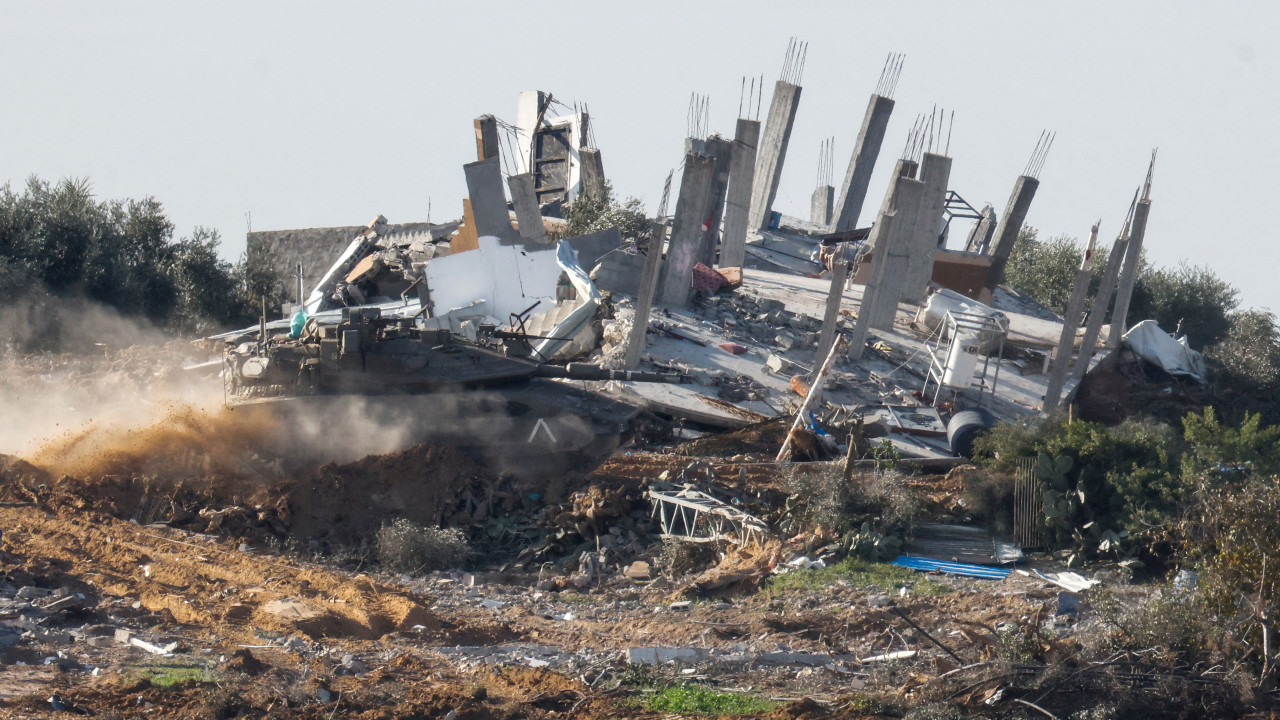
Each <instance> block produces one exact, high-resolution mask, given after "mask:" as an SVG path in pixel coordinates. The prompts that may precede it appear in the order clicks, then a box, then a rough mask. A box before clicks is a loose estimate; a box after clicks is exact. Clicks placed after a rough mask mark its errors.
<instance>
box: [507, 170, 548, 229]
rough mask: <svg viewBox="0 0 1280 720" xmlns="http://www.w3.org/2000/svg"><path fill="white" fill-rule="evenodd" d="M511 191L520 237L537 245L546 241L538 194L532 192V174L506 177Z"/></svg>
mask: <svg viewBox="0 0 1280 720" xmlns="http://www.w3.org/2000/svg"><path fill="white" fill-rule="evenodd" d="M507 187H508V188H510V190H511V204H512V205H514V206H515V209H516V222H517V223H518V224H519V225H520V237H522V238H524V239H525V240H532V241H534V242H537V243H545V242H546V241H547V228H546V226H545V225H543V224H542V210H541V208H539V207H538V193H537V191H535V190H534V180H533V173H521V174H519V175H511V176H509V177H507Z"/></svg>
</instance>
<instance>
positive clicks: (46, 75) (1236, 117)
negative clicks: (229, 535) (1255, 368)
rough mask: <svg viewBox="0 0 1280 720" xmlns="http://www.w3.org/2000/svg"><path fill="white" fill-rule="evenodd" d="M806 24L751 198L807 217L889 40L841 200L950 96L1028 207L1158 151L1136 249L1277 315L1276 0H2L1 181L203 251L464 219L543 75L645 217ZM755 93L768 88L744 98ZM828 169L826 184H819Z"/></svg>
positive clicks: (1127, 178) (979, 172)
mask: <svg viewBox="0 0 1280 720" xmlns="http://www.w3.org/2000/svg"><path fill="white" fill-rule="evenodd" d="M793 35H794V36H797V37H799V38H800V39H802V40H804V41H807V42H808V43H809V55H808V62H807V65H806V68H805V73H804V78H803V83H802V85H803V87H804V90H803V95H802V98H801V101H800V109H799V114H798V116H797V120H796V127H795V132H794V134H793V135H792V139H791V146H790V151H789V153H788V157H787V163H786V166H785V171H784V174H783V180H782V188H781V191H780V192H779V194H778V202H777V203H776V205H775V209H778V210H781V211H783V212H785V213H787V214H792V215H800V216H805V217H807V215H808V208H809V195H810V193H811V192H812V190H813V186H814V177H815V172H816V168H817V162H818V146H819V143H820V142H821V140H822V139H824V138H827V137H831V136H834V137H835V138H836V140H835V149H836V175H837V178H839V177H841V176H842V175H843V172H844V167H845V165H846V163H847V162H848V153H849V151H850V150H851V149H852V146H853V142H854V139H855V136H856V133H857V130H858V125H859V123H860V122H861V119H862V116H863V112H864V110H865V107H866V102H867V97H868V95H869V94H870V93H871V91H872V90H873V88H874V86H875V83H876V80H877V78H878V76H879V74H880V70H881V67H882V66H883V64H884V59H885V56H886V54H887V53H889V52H891V51H894V52H903V53H906V56H907V57H906V67H905V70H904V72H903V74H902V79H901V81H900V82H899V84H898V89H897V93H896V95H895V97H896V100H897V107H896V109H895V111H894V115H893V118H892V120H891V122H890V125H889V133H888V136H887V138H886V141H885V148H884V152H882V154H881V157H880V162H879V164H878V167H877V172H876V176H875V178H874V180H873V182H872V186H871V191H870V194H869V198H868V201H867V204H866V206H865V207H866V209H865V210H864V213H863V217H862V224H867V223H868V222H870V219H871V218H870V217H869V215H870V213H871V212H872V210H873V209H874V208H875V207H877V206H878V204H879V201H880V198H881V197H882V196H883V193H884V188H885V183H886V179H887V174H888V171H889V169H890V168H891V167H892V164H893V160H894V159H895V158H896V156H897V155H898V154H899V153H900V152H901V148H902V146H903V143H904V141H905V138H906V134H907V131H908V130H909V128H910V126H911V123H912V122H913V120H914V119H915V116H916V114H917V113H924V112H929V111H930V109H931V108H932V107H933V106H934V105H935V104H936V105H938V106H941V107H944V108H946V109H948V111H950V110H955V126H954V132H953V136H952V140H951V148H950V154H951V155H952V157H953V158H954V159H955V162H954V167H953V170H952V177H951V186H952V189H954V190H956V191H958V192H959V193H960V194H961V195H963V196H964V197H965V198H966V199H968V200H969V201H970V202H972V203H973V204H974V205H976V206H978V207H981V205H982V204H983V203H986V202H989V203H991V204H992V205H994V206H995V207H996V208H997V211H1000V210H1003V207H1004V203H1005V200H1006V199H1007V197H1008V194H1009V191H1010V189H1011V188H1012V186H1013V182H1014V179H1015V177H1016V176H1017V175H1018V174H1019V173H1021V171H1022V169H1023V167H1024V165H1025V164H1026V162H1027V158H1028V156H1029V155H1030V154H1031V151H1032V148H1033V147H1034V145H1035V142H1036V139H1037V138H1038V136H1039V134H1040V132H1041V130H1042V129H1045V128H1048V129H1051V130H1056V131H1057V133H1058V137H1057V142H1056V143H1055V145H1054V147H1053V150H1052V152H1051V154H1050V156H1049V158H1048V162H1047V163H1046V165H1045V168H1044V170H1043V172H1042V173H1041V176H1040V179H1041V186H1040V190H1039V193H1038V195H1037V197H1036V200H1035V202H1034V204H1033V205H1032V207H1031V212H1030V214H1029V216H1028V222H1029V223H1030V224H1032V225H1034V226H1036V227H1038V228H1039V229H1040V231H1041V233H1042V234H1044V235H1056V234H1060V233H1066V234H1069V235H1073V236H1077V237H1085V236H1087V234H1088V231H1089V226H1090V224H1091V223H1092V222H1093V221H1094V220H1096V219H1098V218H1102V231H1101V236H1102V237H1103V238H1105V239H1106V240H1107V242H1108V243H1109V242H1110V239H1111V238H1114V236H1115V234H1116V232H1117V230H1118V227H1119V224H1120V222H1121V219H1122V216H1123V214H1124V212H1125V210H1126V209H1127V206H1128V203H1129V200H1130V198H1131V197H1132V194H1133V190H1134V188H1135V187H1136V186H1137V185H1138V184H1139V183H1140V182H1141V180H1142V177H1143V175H1144V173H1145V171H1146V163H1147V158H1148V156H1149V154H1150V151H1151V149H1152V148H1153V147H1156V146H1159V148H1160V157H1159V162H1158V165H1157V167H1156V175H1155V185H1154V190H1153V193H1152V197H1153V208H1152V213H1151V220H1150V224H1149V227H1148V231H1147V243H1146V244H1147V247H1148V249H1149V255H1150V257H1151V259H1152V260H1153V261H1154V262H1156V263H1157V264H1174V263H1176V262H1178V261H1179V260H1181V259H1186V260H1188V261H1189V262H1191V263H1193V264H1204V265H1209V266H1211V267H1212V268H1213V269H1214V270H1215V271H1217V272H1218V273H1219V274H1220V275H1221V276H1223V277H1224V278H1225V279H1227V280H1228V281H1230V282H1232V283H1234V284H1236V285H1237V286H1238V287H1240V288H1241V290H1242V291H1243V298H1244V301H1245V304H1246V305H1256V306H1268V307H1272V308H1275V309H1277V310H1280V289H1278V288H1277V283H1276V280H1275V278H1276V275H1277V269H1278V267H1280V243H1278V242H1277V241H1276V237H1275V235H1276V233H1275V232H1274V230H1273V228H1274V226H1275V225H1276V218H1275V216H1274V213H1273V211H1272V208H1273V207H1274V205H1275V204H1276V200H1277V198H1280V180H1278V179H1277V176H1276V167H1275V164H1276V161H1277V160H1280V140H1278V139H1277V137H1278V136H1280V129H1278V128H1277V118H1280V51H1277V47H1278V45H1280V3H1274V2H1262V1H1258V2H1233V3H1216V2H1213V3H1209V2H1171V1H1169V0H1164V1H1162V2H1143V3H1139V2H1114V1H1112V2H1099V3H1088V2H1070V3H1053V4H1049V3H1028V2H1008V3H974V2H965V3H956V2H950V3H945V4H944V3H940V2H939V3H923V2H890V1H886V0H880V1H879V2H851V1H847V0H846V1H842V2H831V3H806V2H779V1H778V0H772V1H770V2H741V1H740V2H733V3H710V2H689V1H688V0H685V1H684V2H654V1H652V0H647V1H645V2H632V3H615V2H599V1H598V0H597V1H596V2H559V3H550V2H540V3H530V2H518V3H517V2H510V3H496V2H465V3H448V4H446V3H428V2H365V3H330V2H316V1H308V2H233V1H225V0H224V1H222V2H207V3H192V2H129V3H103V2H38V3H37V2H14V1H11V0H0V67H2V68H3V71H2V72H0V183H3V182H6V181H7V182H11V183H14V184H15V185H18V184H21V183H22V182H23V181H24V180H25V178H26V177H27V176H28V175H31V174H38V175H40V176H42V177H44V178H47V179H58V178H61V177H64V176H87V177H89V178H90V179H91V181H92V183H93V186H94V188H95V191H96V192H97V193H98V194H99V195H100V196H101V197H141V196H145V195H153V196H155V197H156V198H157V199H159V200H160V201H161V202H162V203H164V205H165V207H166V208H167V210H168V212H169V215H170V218H171V219H172V220H173V221H174V222H175V223H176V224H177V226H178V232H179V233H180V234H185V233H188V232H190V230H191V228H192V227H193V226H195V225H205V226H210V227H214V228H217V229H218V230H220V231H221V232H222V235H223V238H224V254H226V255H227V256H228V257H234V256H235V255H237V254H238V253H239V252H240V251H241V250H242V249H243V246H244V232H245V214H246V212H250V213H252V222H253V227H254V228H255V229H259V230H268V229H282V228H295V227H314V226H328V225H357V224H363V223H365V222H368V221H369V220H370V219H371V218H372V217H374V216H375V215H377V214H379V213H381V214H384V215H386V216H387V218H388V219H390V220H391V221H392V222H405V221H415V220H425V219H426V217H427V207H428V201H430V202H431V206H432V211H431V215H432V219H434V220H437V221H440V220H445V219H449V218H452V217H457V216H458V215H460V214H461V198H462V197H463V195H464V194H465V192H466V185H465V182H464V178H463V173H462V164H463V163H465V162H469V161H471V160H474V158H475V144H474V134H473V130H472V124H471V121H472V119H473V118H474V117H475V116H477V115H480V114H483V113H492V114H494V115H497V116H498V117H499V118H502V119H505V120H507V121H512V122H513V121H514V120H515V103H516V95H517V93H519V91H521V90H525V89H533V88H538V89H543V90H548V91H551V92H553V93H555V95H556V97H557V98H559V99H563V100H565V101H567V102H573V101H585V102H586V103H588V104H589V105H590V108H591V111H592V116H593V121H594V126H595V131H596V136H597V139H598V144H599V146H600V148H601V150H602V154H603V158H604V165H605V172H606V174H607V175H608V176H609V177H610V179H611V180H612V181H613V183H614V185H615V188H616V189H617V190H618V191H620V192H621V193H622V194H623V195H634V196H636V197H639V198H641V199H642V200H643V201H645V203H646V206H647V208H648V209H649V210H650V211H651V212H652V211H653V210H654V209H655V207H656V204H657V200H658V196H659V193H660V191H661V183H662V180H663V178H664V177H665V176H666V173H667V171H668V170H670V169H671V168H672V167H674V166H675V165H676V164H677V163H679V161H680V155H681V151H682V142H683V137H684V135H685V132H686V111H687V107H688V101H689V95H690V93H692V92H698V93H703V94H709V95H710V97H711V101H710V107H711V129H712V130H713V131H720V132H722V133H724V134H726V135H732V132H733V125H734V119H735V118H736V116H737V112H738V95H739V87H740V83H741V78H742V76H743V75H754V76H757V77H758V76H759V75H760V74H761V73H763V74H764V75H765V79H766V84H767V85H768V86H770V87H772V84H773V81H774V80H776V79H777V77H778V73H779V70H780V69H781V65H782V60H783V54H784V51H785V49H786V46H787V41H788V38H789V37H791V36H793ZM764 105H765V109H766V110H767V107H768V97H767V96H766V98H765V101H764ZM837 184H838V182H837Z"/></svg>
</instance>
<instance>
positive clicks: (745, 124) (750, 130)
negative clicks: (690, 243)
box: [720, 118, 760, 267]
mask: <svg viewBox="0 0 1280 720" xmlns="http://www.w3.org/2000/svg"><path fill="white" fill-rule="evenodd" d="M759 140H760V121H758V120H747V119H746V118H738V127H737V130H736V131H735V132H734V135H733V148H732V149H731V150H730V153H729V189H728V191H727V192H726V194H725V201H724V240H723V242H722V243H721V247H720V267H742V263H743V262H745V261H746V252H747V248H746V244H747V216H748V214H749V213H750V211H751V192H752V186H753V185H754V178H755V169H756V167H755V165H756V143H757V142H759Z"/></svg>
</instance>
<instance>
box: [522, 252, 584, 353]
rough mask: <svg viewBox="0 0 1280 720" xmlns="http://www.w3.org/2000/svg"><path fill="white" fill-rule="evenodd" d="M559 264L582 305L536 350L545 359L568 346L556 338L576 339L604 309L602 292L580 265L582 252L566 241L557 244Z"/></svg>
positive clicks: (565, 342)
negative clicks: (579, 260)
mask: <svg viewBox="0 0 1280 720" xmlns="http://www.w3.org/2000/svg"><path fill="white" fill-rule="evenodd" d="M556 263H557V264H558V265H559V267H560V269H561V270H563V271H564V273H565V275H567V276H568V277H569V282H570V284H572V285H573V287H574V289H575V290H577V291H578V302H580V303H582V304H581V305H579V306H578V307H577V308H575V309H574V311H573V312H571V313H569V315H568V317H566V318H565V319H564V320H562V321H560V322H559V323H558V324H557V325H556V326H555V327H554V328H553V329H552V331H551V333H550V337H551V338H553V339H547V340H543V341H542V342H540V343H538V344H537V345H536V346H535V347H534V350H536V351H537V352H538V354H539V355H541V356H542V357H545V358H550V357H552V356H554V355H555V354H556V353H557V352H558V351H560V350H561V349H562V348H564V347H565V345H567V344H568V343H567V341H565V340H556V339H554V338H566V337H576V336H577V335H578V332H579V330H580V329H581V327H582V325H583V324H585V323H588V322H590V321H591V320H592V319H593V318H595V316H596V311H597V310H598V309H599V307H600V290H599V289H597V288H596V284H595V283H594V282H592V281H591V276H590V275H588V274H587V271H586V269H585V268H583V267H582V263H579V262H578V251H577V250H574V249H573V246H572V245H570V244H569V243H567V242H565V241H564V240H561V241H559V242H557V243H556Z"/></svg>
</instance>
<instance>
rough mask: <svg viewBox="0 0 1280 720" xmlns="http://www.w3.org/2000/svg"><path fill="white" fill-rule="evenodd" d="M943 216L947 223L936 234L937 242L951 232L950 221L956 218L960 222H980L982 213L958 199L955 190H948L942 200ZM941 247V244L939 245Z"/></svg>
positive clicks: (958, 196) (965, 201)
mask: <svg viewBox="0 0 1280 720" xmlns="http://www.w3.org/2000/svg"><path fill="white" fill-rule="evenodd" d="M942 211H943V215H944V216H945V217H946V218H947V221H946V222H945V223H943V224H942V232H940V233H939V234H938V239H939V241H941V240H942V238H945V237H947V233H948V232H950V230H951V221H952V220H955V219H956V218H960V219H961V220H981V219H982V213H981V212H979V211H978V209H977V208H975V207H974V206H972V205H970V204H969V201H968V200H965V199H964V198H962V197H960V193H958V192H956V191H955V190H948V191H947V194H946V195H945V196H944V198H943V200H942ZM966 211H967V212H966ZM939 247H941V244H939Z"/></svg>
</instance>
